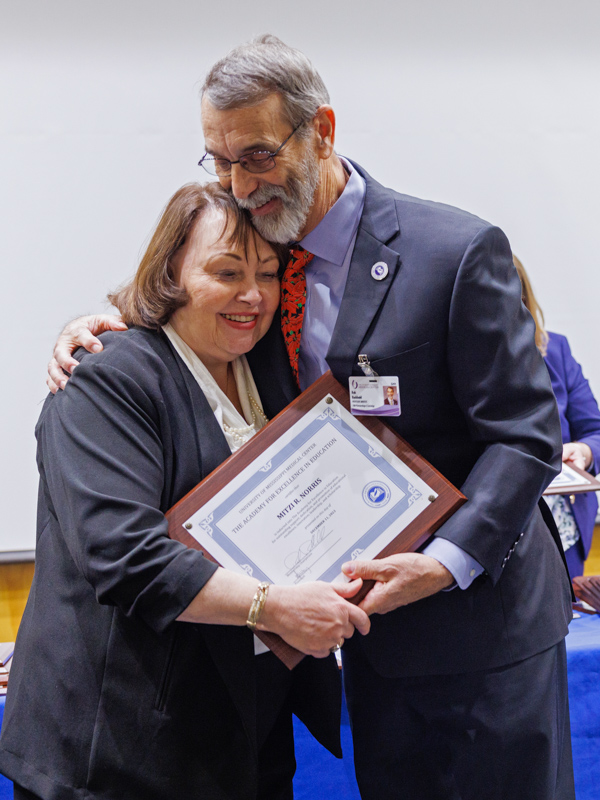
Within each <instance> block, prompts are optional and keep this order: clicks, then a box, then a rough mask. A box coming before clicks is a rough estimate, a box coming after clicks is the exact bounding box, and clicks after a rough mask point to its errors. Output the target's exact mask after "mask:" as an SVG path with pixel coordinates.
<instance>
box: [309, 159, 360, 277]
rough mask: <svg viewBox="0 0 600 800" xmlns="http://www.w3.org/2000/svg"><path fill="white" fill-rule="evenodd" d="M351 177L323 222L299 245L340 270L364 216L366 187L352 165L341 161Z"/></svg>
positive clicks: (343, 160)
mask: <svg viewBox="0 0 600 800" xmlns="http://www.w3.org/2000/svg"><path fill="white" fill-rule="evenodd" d="M340 160H341V161H342V164H343V165H344V168H345V170H346V171H347V172H349V173H350V175H349V178H348V182H347V183H346V186H345V188H344V191H343V192H342V194H341V195H340V197H339V198H338V199H337V201H336V202H335V203H334V205H333V206H332V207H331V208H330V209H329V211H328V212H327V214H325V216H324V217H323V219H322V220H321V222H319V224H318V225H317V227H316V228H314V229H313V230H312V231H311V232H310V233H309V234H307V235H306V236H305V237H304V239H302V241H301V242H300V244H301V245H302V247H304V249H305V250H308V251H309V252H310V253H313V254H314V255H315V256H317V257H318V258H322V259H324V260H325V261H329V262H330V263H332V264H336V265H338V266H341V265H342V264H343V263H344V258H345V257H346V253H347V252H348V248H349V247H350V245H351V244H352V241H353V239H354V235H355V234H356V230H357V228H358V223H359V222H360V217H361V214H362V210H363V206H364V202H365V194H366V183H365V181H364V180H363V178H362V177H361V176H360V175H359V174H358V172H357V171H356V170H355V169H354V168H353V167H352V165H351V164H350V163H349V162H348V161H346V160H345V159H340Z"/></svg>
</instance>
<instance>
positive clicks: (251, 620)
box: [246, 581, 271, 631]
mask: <svg viewBox="0 0 600 800" xmlns="http://www.w3.org/2000/svg"><path fill="white" fill-rule="evenodd" d="M270 585H271V584H269V583H266V582H265V581H262V582H261V583H259V584H258V589H257V590H256V593H255V595H254V597H253V598H252V605H251V606H250V611H248V619H247V620H246V625H247V626H248V627H249V628H250V630H251V631H254V630H256V624H257V622H258V620H259V619H260V615H261V614H262V612H263V609H264V607H265V603H266V602H267V595H268V594H269V586H270Z"/></svg>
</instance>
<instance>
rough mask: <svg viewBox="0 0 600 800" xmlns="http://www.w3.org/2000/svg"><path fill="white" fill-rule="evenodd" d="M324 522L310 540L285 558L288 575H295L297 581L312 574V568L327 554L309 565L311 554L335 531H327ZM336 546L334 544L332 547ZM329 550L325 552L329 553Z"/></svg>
mask: <svg viewBox="0 0 600 800" xmlns="http://www.w3.org/2000/svg"><path fill="white" fill-rule="evenodd" d="M324 522H325V520H323V521H322V522H321V523H320V524H319V526H318V527H317V530H316V531H314V533H313V534H312V536H311V537H310V539H307V540H306V541H305V542H302V544H301V545H300V547H299V548H298V549H297V550H294V551H293V552H292V553H290V554H289V555H288V556H286V557H285V559H284V561H283V563H284V565H285V567H286V569H287V570H288V575H294V576H295V578H296V580H301V579H302V578H303V577H304V576H305V575H306V573H307V572H310V570H311V568H312V567H313V566H314V565H315V564H316V563H317V561H318V560H319V558H321V557H322V556H323V555H325V553H322V554H321V555H320V556H319V557H318V558H317V559H316V560H315V561H310V562H309V563H308V564H307V563H306V561H307V559H308V558H309V556H310V554H311V553H312V552H313V550H315V548H317V547H318V546H319V545H320V544H321V542H323V541H325V539H327V537H328V536H330V535H331V534H332V533H333V531H332V530H327V528H325V527H324V525H323V523H324ZM335 544H336V542H334V543H333V544H332V545H331V547H333V546H334V545H335ZM329 549H330V548H327V550H329ZM327 550H326V551H325V552H327Z"/></svg>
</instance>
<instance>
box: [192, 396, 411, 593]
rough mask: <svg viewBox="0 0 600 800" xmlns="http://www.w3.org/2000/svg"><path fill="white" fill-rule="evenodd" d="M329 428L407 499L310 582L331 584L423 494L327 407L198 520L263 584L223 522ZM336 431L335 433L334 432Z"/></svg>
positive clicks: (261, 575) (265, 577)
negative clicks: (356, 554) (295, 455)
mask: <svg viewBox="0 0 600 800" xmlns="http://www.w3.org/2000/svg"><path fill="white" fill-rule="evenodd" d="M327 426H330V427H331V428H332V429H333V430H334V431H335V432H337V433H339V434H341V435H342V436H343V437H344V438H345V439H346V440H347V441H348V442H350V444H352V445H353V446H354V447H355V448H356V450H358V451H359V452H360V453H361V454H362V455H363V456H364V457H365V458H367V460H368V461H370V462H371V464H372V465H373V466H375V467H376V468H377V469H378V470H379V471H380V472H381V473H382V474H383V475H385V477H386V478H387V480H388V481H390V482H391V483H393V484H394V485H395V486H396V487H398V488H399V489H400V490H401V491H403V492H404V496H403V497H402V498H401V499H400V500H399V501H397V502H396V503H395V504H394V505H392V506H390V508H389V509H388V511H387V513H386V514H384V515H383V517H381V519H379V520H378V522H376V523H375V524H374V525H373V526H372V527H371V528H369V530H368V531H366V533H364V534H363V536H361V538H360V539H357V540H356V541H354V542H353V543H352V546H351V547H350V548H349V549H348V550H347V551H346V552H345V553H344V554H343V555H342V556H340V558H339V559H338V560H337V561H336V562H335V564H333V565H332V566H331V567H329V569H327V570H326V571H325V572H323V573H322V574H321V575H319V576H311V580H323V581H327V582H329V581H332V580H333V579H334V578H335V577H336V576H337V575H339V573H340V572H341V567H342V564H343V563H344V562H345V561H349V560H351V558H352V553H353V552H354V551H356V550H357V549H360V550H364V549H365V548H367V547H368V546H369V545H370V544H371V543H372V542H373V541H374V540H375V539H377V538H378V537H379V536H380V535H381V534H382V533H383V531H384V530H385V529H386V528H388V527H389V526H390V525H391V524H392V523H393V522H394V521H395V520H397V519H398V518H399V517H401V516H402V514H404V512H405V511H406V510H407V509H408V508H409V506H411V505H412V504H413V503H414V502H415V501H416V500H418V499H419V498H420V497H421V496H422V495H421V492H420V491H419V490H418V489H416V488H415V487H414V486H413V485H412V484H411V483H410V482H409V481H408V480H407V479H406V478H405V477H404V476H403V475H401V474H400V473H399V472H397V471H396V470H395V469H394V467H393V466H392V465H391V464H390V463H389V462H388V461H386V460H385V459H384V458H382V457H381V456H380V455H379V454H378V453H377V452H376V451H375V450H374V449H373V448H372V447H371V446H370V445H369V443H368V442H367V441H365V439H363V438H362V437H361V436H360V435H359V434H358V433H357V432H356V431H355V430H354V429H353V428H351V427H350V426H349V425H348V423H347V422H345V421H344V420H343V419H342V418H341V417H340V416H339V415H338V414H336V412H335V411H334V410H333V409H331V408H326V409H325V411H324V412H323V413H322V414H320V415H319V416H318V417H317V418H316V419H315V420H313V421H312V422H311V423H309V424H308V425H307V426H306V427H305V428H303V429H302V431H300V433H299V434H298V435H297V436H295V437H294V438H293V439H292V440H291V441H290V442H288V444H286V445H285V446H284V447H283V448H282V449H281V450H278V451H277V453H276V454H275V455H274V456H273V457H272V459H271V461H270V462H269V463H268V464H267V465H265V464H264V463H263V465H262V466H259V465H257V467H256V471H255V472H254V473H252V474H251V475H249V476H248V478H247V479H246V480H245V481H244V483H243V484H242V485H241V486H239V487H238V488H237V489H236V490H235V491H234V492H233V493H232V494H231V495H229V496H228V497H227V498H225V499H224V500H223V501H222V502H221V503H220V504H219V505H218V506H217V507H216V508H215V509H214V510H213V512H212V513H211V515H210V516H209V517H206V518H205V519H203V520H201V521H198V525H199V526H200V527H201V528H202V529H203V530H204V531H206V532H207V533H209V535H210V536H211V537H212V539H213V540H214V541H215V542H216V543H217V544H218V545H219V547H221V548H222V549H223V550H224V551H225V552H226V553H227V554H228V555H229V557H230V558H231V559H233V560H234V561H235V562H236V563H237V564H239V565H240V566H241V567H242V568H243V569H244V570H245V571H247V572H250V571H251V574H252V575H253V577H256V578H257V579H259V580H262V581H270V582H271V581H272V579H271V578H270V577H269V576H268V575H267V574H266V573H264V572H263V571H262V570H261V569H260V567H259V566H258V565H257V564H256V563H255V562H254V561H252V559H251V558H250V557H249V556H248V554H247V553H246V552H244V550H242V549H241V548H240V547H238V545H237V544H235V542H233V541H232V540H231V539H230V538H229V536H228V535H227V534H226V533H225V532H224V531H223V530H222V529H221V528H220V527H219V523H220V521H221V520H222V519H223V517H224V516H226V515H227V514H228V513H229V512H230V511H231V510H232V509H233V508H235V507H236V506H238V505H241V504H242V503H243V501H244V499H245V498H247V497H250V496H251V495H252V494H253V493H256V490H257V489H258V488H260V486H261V484H262V483H265V482H266V481H268V480H269V479H270V477H272V476H273V474H274V473H275V472H276V471H277V469H278V468H279V467H280V466H282V465H283V464H286V463H289V462H290V461H292V460H293V457H294V454H295V453H296V452H297V451H299V450H300V449H301V448H302V447H303V446H304V445H305V444H306V442H307V441H308V440H309V439H311V438H312V437H313V436H314V435H315V434H316V433H318V432H319V431H321V430H323V429H324V428H325V427H327ZM332 432H333V431H332Z"/></svg>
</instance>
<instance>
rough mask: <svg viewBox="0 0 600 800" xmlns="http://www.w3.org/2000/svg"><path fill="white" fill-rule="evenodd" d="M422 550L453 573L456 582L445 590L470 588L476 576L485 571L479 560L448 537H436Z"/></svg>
mask: <svg viewBox="0 0 600 800" xmlns="http://www.w3.org/2000/svg"><path fill="white" fill-rule="evenodd" d="M422 552H423V555H426V556H430V557H431V558H435V560H436V561H439V562H440V564H442V565H443V566H444V567H446V569H447V570H448V571H449V572H451V573H452V576H453V578H454V581H455V582H454V584H453V585H452V586H449V587H448V588H447V589H444V591H450V590H451V589H455V588H456V586H458V587H459V588H460V589H468V588H469V586H470V585H471V584H472V583H473V581H474V580H475V578H477V577H478V576H479V575H481V573H482V572H483V567H482V566H481V564H480V563H479V562H478V561H476V560H475V559H474V558H472V557H471V556H470V555H469V554H468V553H465V551H464V550H463V549H462V548H460V547H459V546H458V545H457V544H454V542H450V541H448V540H447V539H442V538H439V537H437V536H436V537H434V538H433V539H432V540H431V542H430V543H429V544H428V545H427V547H425V548H424V549H423V551H422Z"/></svg>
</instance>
